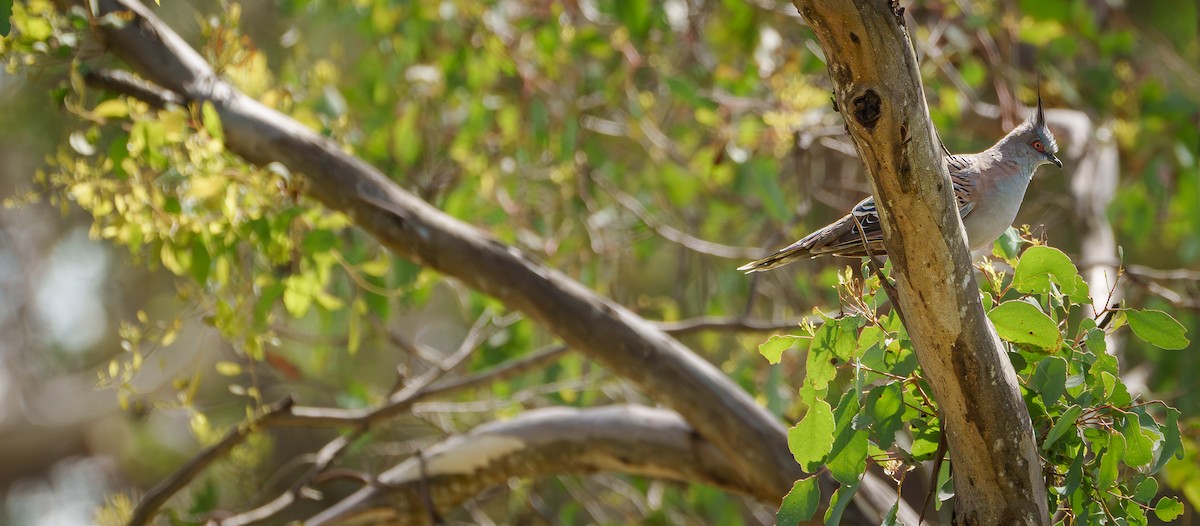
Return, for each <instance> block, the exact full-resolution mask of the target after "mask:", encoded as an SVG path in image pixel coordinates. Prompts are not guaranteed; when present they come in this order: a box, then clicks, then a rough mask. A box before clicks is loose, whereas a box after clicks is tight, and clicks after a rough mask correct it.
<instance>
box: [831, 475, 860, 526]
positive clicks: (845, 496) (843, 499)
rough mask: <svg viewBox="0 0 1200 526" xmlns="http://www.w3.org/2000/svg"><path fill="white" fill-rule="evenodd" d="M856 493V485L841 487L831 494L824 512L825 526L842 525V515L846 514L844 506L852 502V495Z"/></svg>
mask: <svg viewBox="0 0 1200 526" xmlns="http://www.w3.org/2000/svg"><path fill="white" fill-rule="evenodd" d="M857 492H858V484H857V483H855V484H853V485H850V486H842V487H840V488H838V489H837V491H835V492H833V497H831V498H830V499H829V509H827V510H825V526H838V525H839V524H841V523H842V514H843V513H845V512H846V506H849V505H850V501H851V500H854V494H855V493H857Z"/></svg>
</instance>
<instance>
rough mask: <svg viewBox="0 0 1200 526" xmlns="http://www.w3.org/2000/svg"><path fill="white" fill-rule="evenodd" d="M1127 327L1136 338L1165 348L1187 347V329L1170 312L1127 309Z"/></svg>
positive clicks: (1177, 348)
mask: <svg viewBox="0 0 1200 526" xmlns="http://www.w3.org/2000/svg"><path fill="white" fill-rule="evenodd" d="M1125 316H1126V318H1127V319H1128V320H1129V328H1131V329H1133V333H1134V334H1136V335H1137V337H1138V338H1141V339H1142V340H1144V341H1146V342H1147V343H1150V344H1152V345H1156V346H1158V347H1161V348H1163V349H1167V350H1179V349H1185V348H1187V346H1188V344H1189V343H1191V342H1189V341H1188V339H1187V336H1186V335H1187V329H1184V328H1183V324H1181V323H1179V322H1178V321H1177V320H1175V318H1174V317H1172V316H1171V315H1170V314H1167V313H1165V312H1163V311H1160V310H1136V309H1128V310H1126V311H1125Z"/></svg>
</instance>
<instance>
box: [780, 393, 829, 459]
mask: <svg viewBox="0 0 1200 526" xmlns="http://www.w3.org/2000/svg"><path fill="white" fill-rule="evenodd" d="M832 447H833V410H832V409H831V408H830V407H829V403H828V402H826V401H824V400H820V399H817V400H814V401H813V404H812V406H810V407H809V408H808V413H806V414H805V415H804V419H803V420H801V421H800V423H798V424H796V425H795V426H794V427H792V428H791V429H788V449H789V450H791V452H792V456H794V457H796V462H797V463H798V464H800V467H802V468H804V470H805V471H809V472H812V471H816V470H817V469H818V468H820V466H821V463H822V462H824V461H825V456H826V455H828V454H829V450H830V449H831V448H832Z"/></svg>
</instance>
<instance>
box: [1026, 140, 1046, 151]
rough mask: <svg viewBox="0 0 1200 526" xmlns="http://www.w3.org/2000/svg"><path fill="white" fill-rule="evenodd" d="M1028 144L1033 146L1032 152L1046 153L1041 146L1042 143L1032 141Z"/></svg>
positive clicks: (1044, 148)
mask: <svg viewBox="0 0 1200 526" xmlns="http://www.w3.org/2000/svg"><path fill="white" fill-rule="evenodd" d="M1029 144H1031V145H1033V149H1034V150H1037V151H1039V152H1044V151H1046V147H1045V146H1043V145H1042V141H1039V140H1034V141H1033V142H1031V143H1029Z"/></svg>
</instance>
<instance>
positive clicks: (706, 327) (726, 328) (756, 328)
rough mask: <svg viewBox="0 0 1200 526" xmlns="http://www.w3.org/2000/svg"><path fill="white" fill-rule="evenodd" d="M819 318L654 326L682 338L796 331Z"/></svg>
mask: <svg viewBox="0 0 1200 526" xmlns="http://www.w3.org/2000/svg"><path fill="white" fill-rule="evenodd" d="M821 321H822V320H821V319H820V318H817V317H812V316H810V317H807V318H804V319H800V320H781V321H769V320H756V319H753V318H748V317H744V316H730V317H719V316H701V317H698V318H688V319H684V320H678V321H659V322H655V323H654V324H655V325H657V326H658V328H659V329H661V330H662V331H663V332H665V333H667V334H670V335H672V336H681V335H685V334H692V333H696V332H701V331H719V332H738V331H741V332H771V331H782V330H787V329H795V328H797V327H799V326H800V325H802V324H804V323H812V324H815V325H820V324H821Z"/></svg>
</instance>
